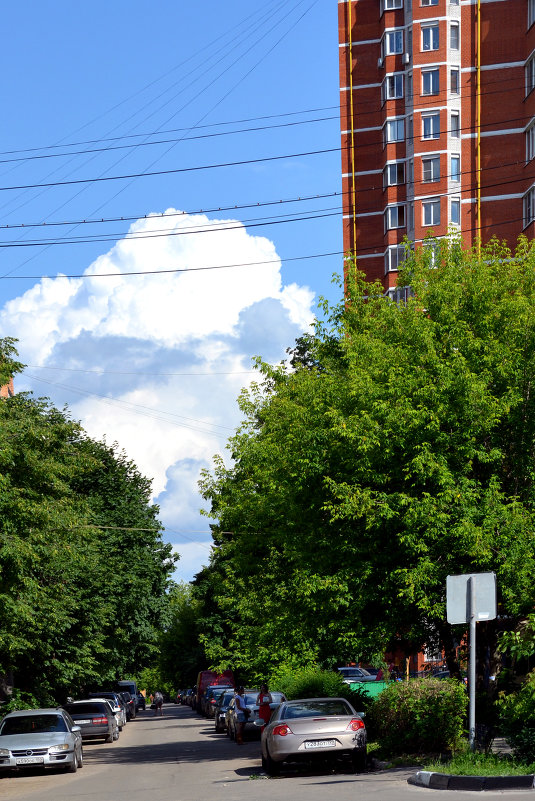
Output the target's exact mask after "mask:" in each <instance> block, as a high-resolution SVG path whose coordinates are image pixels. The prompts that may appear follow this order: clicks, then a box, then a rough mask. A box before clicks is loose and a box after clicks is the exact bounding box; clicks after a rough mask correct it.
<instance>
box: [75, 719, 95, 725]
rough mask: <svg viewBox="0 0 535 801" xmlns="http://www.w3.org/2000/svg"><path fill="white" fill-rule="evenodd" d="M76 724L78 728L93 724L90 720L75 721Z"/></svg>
mask: <svg viewBox="0 0 535 801" xmlns="http://www.w3.org/2000/svg"><path fill="white" fill-rule="evenodd" d="M74 722H75V724H76V726H81V725H83V724H84V723H91V720H90V719H88V720H75V721H74Z"/></svg>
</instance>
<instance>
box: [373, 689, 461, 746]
mask: <svg viewBox="0 0 535 801" xmlns="http://www.w3.org/2000/svg"><path fill="white" fill-rule="evenodd" d="M467 702H468V696H467V693H466V689H465V687H464V685H463V684H461V683H460V682H458V681H456V680H455V679H447V680H441V679H431V678H427V679H412V680H411V681H408V682H392V684H390V685H389V686H388V687H386V688H385V689H384V690H383V692H382V693H381V694H380V695H378V696H377V698H376V699H375V700H374V702H373V704H372V706H371V710H370V722H371V727H372V730H373V732H374V734H375V736H376V738H377V741H378V743H379V745H380V747H381V750H383V751H384V752H385V753H386V754H389V755H395V754H422V753H437V752H442V751H448V750H450V749H455V747H456V746H458V745H459V743H460V740H461V737H462V734H463V725H464V720H465V717H466V707H467Z"/></svg>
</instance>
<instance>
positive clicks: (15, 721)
mask: <svg viewBox="0 0 535 801" xmlns="http://www.w3.org/2000/svg"><path fill="white" fill-rule="evenodd" d="M48 731H50V732H52V731H68V729H67V724H66V723H65V720H64V718H63V717H62V716H61V715H18V716H17V717H14V718H7V720H4V722H3V724H2V726H1V728H0V736H1V735H4V734H39V733H42V732H48Z"/></svg>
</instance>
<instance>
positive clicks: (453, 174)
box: [450, 153, 461, 183]
mask: <svg viewBox="0 0 535 801" xmlns="http://www.w3.org/2000/svg"><path fill="white" fill-rule="evenodd" d="M454 162H456V167H457V169H454V166H453V164H454ZM450 180H451V181H454V182H455V183H460V181H461V156H460V155H459V153H452V154H451V157H450Z"/></svg>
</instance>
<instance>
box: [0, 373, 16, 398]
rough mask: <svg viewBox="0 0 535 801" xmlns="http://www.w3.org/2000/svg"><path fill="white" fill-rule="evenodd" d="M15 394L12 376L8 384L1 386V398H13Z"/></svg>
mask: <svg viewBox="0 0 535 801" xmlns="http://www.w3.org/2000/svg"><path fill="white" fill-rule="evenodd" d="M14 394H15V386H14V384H13V379H12V378H10V379H9V382H8V383H7V384H4V385H3V386H1V387H0V398H12V397H13V395H14Z"/></svg>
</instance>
